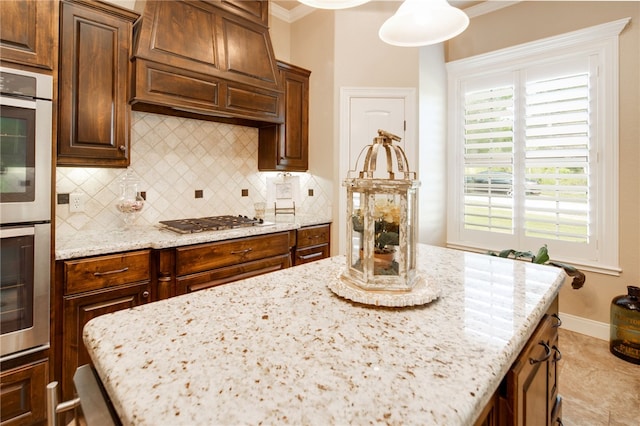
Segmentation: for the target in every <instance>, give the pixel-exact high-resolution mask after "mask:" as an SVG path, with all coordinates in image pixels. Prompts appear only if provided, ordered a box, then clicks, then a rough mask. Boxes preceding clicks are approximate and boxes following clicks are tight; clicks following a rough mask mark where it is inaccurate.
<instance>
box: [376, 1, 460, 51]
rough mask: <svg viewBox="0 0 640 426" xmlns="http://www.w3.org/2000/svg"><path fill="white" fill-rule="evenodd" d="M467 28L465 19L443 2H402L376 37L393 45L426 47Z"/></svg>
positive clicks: (458, 11)
mask: <svg viewBox="0 0 640 426" xmlns="http://www.w3.org/2000/svg"><path fill="white" fill-rule="evenodd" d="M468 25H469V17H468V16H467V15H466V14H465V13H464V12H463V11H461V10H460V9H456V8H455V7H453V6H451V5H450V4H449V3H448V2H447V0H405V1H404V3H402V5H400V7H399V8H398V11H397V12H396V13H395V15H393V16H392V17H391V18H389V19H387V20H386V22H385V23H384V24H382V27H380V31H379V32H378V35H379V36H380V39H381V40H382V41H384V42H385V43H388V44H392V45H394V46H403V47H416V46H427V45H430V44H436V43H440V42H443V41H445V40H449V39H450V38H453V37H455V36H457V35H458V34H460V33H462V32H463V31H464V30H465V29H466V28H467V26H468Z"/></svg>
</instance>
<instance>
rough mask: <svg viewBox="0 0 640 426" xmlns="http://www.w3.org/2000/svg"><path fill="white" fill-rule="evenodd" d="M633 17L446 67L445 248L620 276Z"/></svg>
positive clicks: (479, 56)
mask: <svg viewBox="0 0 640 426" xmlns="http://www.w3.org/2000/svg"><path fill="white" fill-rule="evenodd" d="M627 23H628V19H624V20H619V21H615V22H611V23H608V24H602V25H598V26H595V27H591V28H587V29H584V30H579V31H575V32H573V33H568V34H566V35H560V36H556V37H550V38H548V39H544V40H541V41H539V42H531V43H526V44H523V45H520V46H515V47H513V48H508V49H502V50H500V51H497V52H491V53H487V54H483V55H478V56H475V57H471V58H467V59H462V60H460V61H455V62H450V63H448V64H447V71H448V77H449V132H448V133H449V143H448V157H449V172H448V182H449V191H448V202H447V210H448V214H447V218H448V223H447V245H448V246H449V247H455V248H461V249H473V250H481V251H485V250H502V249H510V248H511V249H515V250H521V251H522V250H530V251H533V252H536V251H537V250H538V248H539V247H541V246H542V245H545V244H546V245H547V246H548V248H549V253H550V255H551V257H552V259H554V260H558V261H567V262H570V263H573V264H575V265H577V266H581V267H583V268H584V267H586V269H590V270H595V271H599V272H604V273H612V274H617V273H618V272H619V270H620V269H619V267H618V226H617V217H618V213H617V212H618V195H617V194H618V180H617V179H618V170H617V164H618V131H617V105H618V87H617V75H618V69H617V65H618V62H617V42H618V34H619V33H620V31H621V30H622V28H624V26H625V25H626V24H627Z"/></svg>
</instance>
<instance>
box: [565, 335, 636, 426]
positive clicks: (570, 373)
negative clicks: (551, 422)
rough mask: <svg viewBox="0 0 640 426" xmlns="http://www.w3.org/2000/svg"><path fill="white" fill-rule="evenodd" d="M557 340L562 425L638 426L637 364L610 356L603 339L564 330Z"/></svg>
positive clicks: (607, 346) (607, 343) (606, 343)
mask: <svg viewBox="0 0 640 426" xmlns="http://www.w3.org/2000/svg"><path fill="white" fill-rule="evenodd" d="M559 338H560V341H559V346H560V350H561V352H562V360H561V361H560V365H559V368H560V378H559V381H560V384H559V392H560V395H561V396H562V398H563V402H562V422H563V424H564V426H601V425H604V426H607V425H608V426H639V425H640V365H636V364H633V363H630V362H627V361H624V360H622V359H620V358H617V357H615V356H614V355H612V354H611V353H610V352H609V342H608V341H606V340H601V339H596V338H593V337H590V336H585V335H584V334H579V333H574V332H571V331H568V330H565V329H560V337H559Z"/></svg>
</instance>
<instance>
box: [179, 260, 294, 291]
mask: <svg viewBox="0 0 640 426" xmlns="http://www.w3.org/2000/svg"><path fill="white" fill-rule="evenodd" d="M289 266H290V260H289V254H288V253H287V254H283V255H279V256H273V257H269V258H266V259H260V260H255V261H253V262H245V263H241V264H239V265H233V266H227V267H224V268H218V269H214V270H211V271H206V272H200V273H198V274H192V275H188V276H184V277H178V278H177V279H176V286H177V287H176V288H177V294H186V293H191V292H193V291H197V290H204V289H205V288H209V287H214V286H217V285H221V284H226V283H230V282H233V281H238V280H241V279H245V278H250V277H255V276H257V275H262V274H266V273H268V272H273V271H277V270H279V269H285V268H288V267H289Z"/></svg>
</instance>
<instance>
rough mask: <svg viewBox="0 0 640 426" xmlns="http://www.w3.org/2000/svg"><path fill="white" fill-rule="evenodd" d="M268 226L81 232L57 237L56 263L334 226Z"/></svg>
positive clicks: (312, 221) (303, 222)
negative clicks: (184, 231) (194, 230)
mask: <svg viewBox="0 0 640 426" xmlns="http://www.w3.org/2000/svg"><path fill="white" fill-rule="evenodd" d="M265 220H266V221H267V222H269V224H268V225H265V226H253V227H246V228H235V229H229V230H221V231H208V232H200V233H194V234H177V233H175V232H172V231H169V230H166V229H162V228H161V227H158V226H133V227H131V228H130V229H122V228H118V229H106V230H88V231H78V232H77V233H75V234H74V235H71V236H67V237H65V236H57V237H56V245H55V260H69V259H76V258H80V257H89V256H97V255H104V254H113V253H120V252H125V251H132V250H143V249H166V248H172V247H181V246H187V245H192V244H203V243H210V242H215V241H225V240H232V239H236V238H245V237H250V236H254V235H265V234H273V233H277V232H285V231H292V230H296V229H300V228H303V227H307V226H315V225H323V224H331V223H332V222H333V221H332V220H331V219H329V218H323V217H303V218H293V219H292V221H286V222H276V221H275V220H274V218H269V217H268V218H266V219H265Z"/></svg>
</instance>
